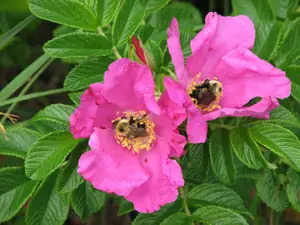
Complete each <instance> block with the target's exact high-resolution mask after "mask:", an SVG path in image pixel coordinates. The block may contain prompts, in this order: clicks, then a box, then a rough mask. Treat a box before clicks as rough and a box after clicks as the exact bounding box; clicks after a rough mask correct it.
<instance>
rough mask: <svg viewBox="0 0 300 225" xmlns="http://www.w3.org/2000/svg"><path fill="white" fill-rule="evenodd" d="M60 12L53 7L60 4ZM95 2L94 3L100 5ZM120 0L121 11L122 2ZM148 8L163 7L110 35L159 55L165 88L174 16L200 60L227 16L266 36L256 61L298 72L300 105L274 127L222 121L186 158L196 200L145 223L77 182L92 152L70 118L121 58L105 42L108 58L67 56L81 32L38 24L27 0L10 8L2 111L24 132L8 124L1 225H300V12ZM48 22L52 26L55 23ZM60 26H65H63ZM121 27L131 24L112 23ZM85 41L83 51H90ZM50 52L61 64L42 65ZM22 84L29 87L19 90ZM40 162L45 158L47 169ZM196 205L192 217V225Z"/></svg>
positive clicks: (3, 4)
mask: <svg viewBox="0 0 300 225" xmlns="http://www.w3.org/2000/svg"><path fill="white" fill-rule="evenodd" d="M73 1H77V0H73ZM31 2H38V1H34V0H32V1H31ZM49 2H50V5H51V2H52V1H50V0H49ZM80 2H83V1H80ZM84 2H85V3H86V4H87V5H89V3H91V4H92V3H93V1H92V0H84ZM111 2H117V5H118V1H111ZM123 2H124V1H123ZM125 2H129V3H130V2H132V1H130V0H128V1H125ZM149 2H154V3H156V4H154V6H157V7H154V8H148V11H147V12H145V14H144V15H143V17H141V16H140V15H139V14H137V13H135V14H131V15H133V16H134V17H135V18H136V19H135V20H134V21H138V22H137V23H136V25H135V24H131V25H128V27H129V28H131V27H133V28H132V29H125V31H128V33H124V32H123V33H122V34H118V32H117V31H115V32H114V31H113V30H114V27H116V29H115V30H119V27H117V25H113V26H112V27H111V26H104V27H103V29H102V31H101V32H104V34H105V35H106V36H107V37H108V39H113V41H114V43H115V45H117V48H118V50H119V52H120V54H121V55H123V56H126V55H128V56H129V57H131V58H132V59H137V57H136V55H135V53H134V51H132V50H130V48H129V46H130V45H128V43H129V41H128V40H129V38H128V35H129V36H131V35H132V34H135V35H136V36H138V37H139V38H140V39H141V40H142V41H143V43H144V44H145V47H146V48H147V49H148V51H149V54H150V59H149V60H150V61H151V63H152V66H153V69H154V71H155V72H156V74H157V76H156V82H157V83H158V85H159V84H160V82H161V80H162V78H163V76H164V75H165V74H166V73H168V71H169V70H170V69H172V66H171V64H170V57H169V55H168V53H167V49H166V44H165V39H166V29H167V27H168V25H169V23H170V20H171V18H172V17H173V16H176V17H177V19H178V20H179V23H180V28H181V31H182V35H181V36H182V37H181V39H182V45H183V47H184V53H185V55H189V52H190V50H189V47H188V44H189V41H190V40H191V38H192V37H193V36H194V35H195V34H196V33H197V32H198V31H199V30H200V29H201V28H202V27H203V20H204V16H205V15H206V14H207V12H209V11H217V12H218V13H220V14H223V15H231V14H233V15H238V14H245V15H248V16H250V17H251V19H252V20H253V22H254V23H255V26H256V32H257V33H256V42H255V47H254V49H253V51H254V52H255V53H256V54H257V55H258V56H260V57H261V58H263V59H265V60H268V61H270V62H271V63H273V64H274V65H276V66H277V67H279V68H281V69H283V70H285V71H286V72H287V76H288V77H289V78H290V79H291V80H292V82H293V91H292V96H291V97H290V98H288V99H286V100H283V101H281V105H282V106H281V107H280V108H278V109H276V110H274V111H273V112H272V117H271V120H270V121H259V120H255V119H250V118H238V119H232V118H225V119H220V120H217V121H214V122H211V123H210V132H211V133H210V134H209V137H210V139H209V142H208V143H206V144H204V145H189V146H187V148H188V153H187V154H186V155H185V157H184V158H182V159H181V165H182V167H183V170H184V176H185V181H186V183H187V186H186V188H185V189H184V190H183V191H184V192H185V193H184V194H182V195H181V197H179V199H178V201H177V202H175V203H174V204H171V205H167V206H166V207H164V208H163V209H162V210H161V211H159V212H157V213H154V214H152V215H142V214H139V215H137V213H136V212H134V211H132V205H131V204H129V203H128V202H126V201H124V200H123V199H122V198H119V197H117V196H111V195H110V196H109V195H104V194H103V193H101V192H98V191H96V190H93V189H92V188H91V186H90V185H89V184H87V183H85V182H83V180H82V179H80V178H79V177H78V176H76V173H75V172H74V171H76V164H77V160H78V157H79V156H80V154H81V153H82V152H83V151H85V150H86V142H85V141H82V142H80V143H78V142H77V141H74V140H73V139H72V137H71V136H70V134H69V132H67V130H68V129H67V128H68V116H69V115H70V114H71V113H72V111H73V109H74V104H75V105H76V104H78V99H79V96H80V94H81V93H82V90H83V89H85V88H86V87H87V86H88V84H90V83H92V82H96V81H100V80H101V76H102V75H103V72H104V71H105V70H106V68H107V65H108V64H109V63H110V62H111V61H112V60H113V59H114V57H115V56H114V55H113V54H112V52H111V51H110V50H108V49H105V46H103V45H101V43H99V41H95V42H91V43H92V44H93V46H97V47H98V48H99V49H101V51H100V53H99V52H95V51H94V52H93V51H92V50H90V49H88V50H87V49H85V47H86V46H81V47H82V49H80V48H79V49H77V50H76V49H75V52H70V51H69V52H68V51H66V50H62V51H57V49H62V48H63V46H64V45H65V44H66V42H64V40H63V41H62V42H54V41H52V42H50V43H49V42H48V41H49V40H51V39H53V38H54V37H60V36H61V35H63V34H67V35H68V33H73V32H76V31H77V32H78V30H76V28H70V27H66V26H60V25H58V24H56V23H52V22H49V21H45V20H41V19H37V18H35V17H33V16H31V17H30V15H31V13H30V11H29V9H28V5H27V2H26V1H24V0H1V1H0V35H3V36H1V37H0V90H1V91H0V109H1V110H0V111H1V112H7V111H11V110H12V113H13V114H17V115H19V116H20V118H19V121H18V122H17V124H11V123H10V121H9V120H7V119H6V118H5V117H3V118H2V120H1V123H2V124H4V125H5V128H6V131H7V136H8V138H9V141H7V140H5V137H4V136H1V137H0V167H1V168H0V209H1V210H0V222H4V224H14V225H15V224H19V225H21V224H26V223H25V221H26V222H27V224H33V225H36V224H47V225H51V224H57V225H59V224H63V223H65V224H108V225H109V224H118V225H122V224H124V225H126V224H131V223H132V221H134V220H135V222H134V224H135V225H139V224H146V225H147V224H149V225H150V224H153V225H154V224H155V225H156V224H162V225H168V224H172V225H173V224H175V222H176V224H192V222H191V221H192V218H193V219H194V220H195V221H197V222H196V223H204V222H205V221H206V222H208V223H211V224H247V223H249V224H270V225H275V224H278V225H279V224H300V219H299V218H300V217H299V215H298V213H297V211H300V174H299V170H300V145H299V143H300V142H299V135H300V122H299V118H300V110H299V102H300V74H299V72H300V61H299V55H300V20H299V19H298V17H299V15H300V10H299V2H298V1H297V0H232V1H230V0H210V1H204V0H198V1H197V0H194V1H171V2H170V3H169V5H167V6H166V4H167V3H168V1H155V0H149ZM164 2H165V3H166V4H164ZM145 4H146V5H147V1H146V0H141V1H140V3H139V5H138V6H137V3H136V2H135V6H134V7H136V9H135V10H136V11H139V9H140V8H138V7H141V8H144V7H145V6H144V5H145ZM131 6H132V5H130V4H129V6H128V7H129V8H130V7H131ZM53 7H55V4H54V5H53ZM91 8H93V7H92V6H91ZM55 10H57V11H59V9H55ZM135 10H133V12H134V11H135ZM33 11H34V10H33ZM66 12H68V10H66ZM34 13H37V11H34ZM124 14H125V15H124V17H126V16H127V11H126V10H125V11H124ZM37 15H38V16H40V17H43V18H44V17H45V18H44V19H48V18H47V16H45V15H46V14H45V13H42V14H38V13H37ZM108 15H109V13H108ZM28 17H29V19H28ZM66 17H68V16H66ZM26 18H27V20H26ZM24 20H25V22H24V24H23V25H22V24H21V25H19V28H20V32H19V33H18V34H17V35H11V34H10V33H9V31H10V29H12V28H14V27H15V26H16V25H17V27H18V24H19V23H20V22H21V21H24ZM51 20H52V21H55V22H60V21H59V20H60V19H58V21H57V20H53V19H51ZM118 22H119V23H122V20H119V21H118V20H115V22H114V23H113V24H118ZM62 24H64V25H66V23H65V22H63V23H62ZM67 25H69V24H68V23H67ZM105 25H106V24H105ZM78 26H79V27H80V28H81V29H80V30H79V32H82V30H85V29H86V30H87V31H88V32H93V31H94V30H93V26H94V25H93V24H91V23H85V22H84V23H82V24H79V25H78ZM118 26H120V27H122V26H123V25H122V24H118ZM72 27H74V26H72ZM75 27H77V25H75ZM7 32H8V33H7ZM7 34H9V35H8V36H6V35H7ZM89 34H90V33H88V34H86V33H85V34H84V35H89ZM111 35H112V37H111ZM7 37H8V39H7ZM63 37H65V36H63ZM233 38H234V37H233ZM56 40H57V39H56ZM82 40H83V39H81V41H78V40H77V42H76V40H73V41H74V43H75V45H76V46H79V47H80V43H82ZM102 41H103V40H102ZM46 42H48V44H46V45H45V46H44V44H45V43H46ZM71 42H72V41H69V43H71ZM43 49H44V50H45V51H46V52H47V53H48V54H49V55H51V56H52V57H53V58H58V59H56V60H54V59H50V58H49V57H47V56H42V57H40V56H41V55H43V53H44V50H43ZM95 55H96V56H97V57H95ZM106 55H108V56H106ZM74 56H76V57H74ZM78 56H80V57H78ZM39 57H40V58H39ZM87 58H88V59H87ZM32 63H33V64H32ZM78 64H79V65H80V66H76V65H78ZM29 65H31V66H29ZM28 66H29V67H28ZM70 71H71V72H70ZM82 74H85V76H84V77H83V76H82ZM16 77H19V80H17V81H15V80H14V78H16ZM13 81H14V82H13ZM28 84H30V85H28ZM9 85H11V86H9ZM7 87H9V88H7ZM160 87H161V86H160ZM161 88H162V87H161ZM24 89H25V90H24ZM49 91H50V92H49ZM31 94H33V95H31ZM44 95H45V96H44ZM26 97H27V99H26ZM21 100H22V101H21ZM23 100H24V101H23ZM16 104H17V105H16ZM53 104H55V105H53ZM71 105H72V106H71ZM45 107H47V108H46V109H45ZM40 110H42V111H40ZM38 112H39V113H38ZM53 132H54V133H53ZM45 140H46V141H47V143H48V147H47V145H45V142H44V141H45ZM49 141H52V142H50V144H49ZM241 143H242V144H241ZM45 146H46V147H45ZM75 146H76V147H75ZM73 149H74V150H73ZM28 151H29V153H28ZM71 151H72V153H71V154H69V153H70V152H71ZM57 152H59V153H60V154H58V153H57ZM47 155H48V156H49V155H55V158H56V161H55V162H50V161H49V159H47V157H45V156H47ZM36 158H38V159H40V160H41V161H43V160H44V161H43V162H44V163H40V164H39V165H38V166H39V167H38V166H36V164H35V163H36V160H35V159H36ZM65 159H67V161H66V160H65ZM24 160H25V171H24ZM28 177H29V178H30V179H29V178H28ZM193 188H194V189H193ZM28 200H30V201H28ZM185 203H186V204H188V207H189V208H190V211H191V213H192V214H193V217H191V216H187V215H186V210H184V207H185V206H186V204H185ZM69 205H71V207H72V209H71V210H69ZM25 214H26V216H25ZM15 215H16V216H15ZM65 220H66V221H65ZM5 221H8V222H5ZM64 221H65V222H64ZM80 221H83V222H80ZM178 221H179V222H178ZM246 221H247V222H246Z"/></svg>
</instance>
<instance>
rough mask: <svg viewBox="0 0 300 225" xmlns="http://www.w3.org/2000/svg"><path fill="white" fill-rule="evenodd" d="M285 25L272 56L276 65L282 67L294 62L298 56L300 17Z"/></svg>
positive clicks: (299, 47) (299, 52) (299, 54)
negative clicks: (283, 33) (278, 45)
mask: <svg viewBox="0 0 300 225" xmlns="http://www.w3.org/2000/svg"><path fill="white" fill-rule="evenodd" d="M286 26H287V28H286V30H285V36H284V38H283V40H282V42H281V45H280V47H279V48H278V49H277V54H276V56H275V58H274V59H275V64H276V66H277V67H280V68H282V69H284V68H287V67H288V66H290V65H292V64H294V62H295V61H296V60H297V59H298V58H299V56H300V42H299V36H300V18H298V19H296V20H295V21H293V22H291V23H290V24H287V25H286Z"/></svg>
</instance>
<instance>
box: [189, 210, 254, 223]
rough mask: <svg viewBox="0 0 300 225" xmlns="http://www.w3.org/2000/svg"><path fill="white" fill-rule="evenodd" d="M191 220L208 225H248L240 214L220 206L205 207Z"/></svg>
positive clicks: (197, 211)
mask: <svg viewBox="0 0 300 225" xmlns="http://www.w3.org/2000/svg"><path fill="white" fill-rule="evenodd" d="M192 216H193V218H194V219H195V220H197V221H199V222H202V223H204V224H208V225H219V224H220V225H221V224H222V225H248V223H247V221H246V220H245V219H244V217H242V216H241V215H240V214H238V213H236V212H233V211H231V210H229V209H225V208H222V207H220V206H205V207H201V208H200V209H198V210H196V211H195V212H194V213H193V215H192Z"/></svg>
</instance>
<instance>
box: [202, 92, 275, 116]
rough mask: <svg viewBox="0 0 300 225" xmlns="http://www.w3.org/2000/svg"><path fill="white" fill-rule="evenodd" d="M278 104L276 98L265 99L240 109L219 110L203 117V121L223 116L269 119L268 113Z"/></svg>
mask: <svg viewBox="0 0 300 225" xmlns="http://www.w3.org/2000/svg"><path fill="white" fill-rule="evenodd" d="M278 106H279V103H278V101H277V99H276V98H272V97H265V98H263V99H262V100H260V101H259V102H258V103H256V104H254V105H252V106H248V107H242V108H221V109H220V110H216V111H213V112H210V113H207V114H205V115H204V118H205V120H215V119H217V118H220V117H225V116H236V117H244V116H252V117H256V118H263V119H269V117H270V114H269V113H270V111H271V110H273V109H275V108H277V107H278Z"/></svg>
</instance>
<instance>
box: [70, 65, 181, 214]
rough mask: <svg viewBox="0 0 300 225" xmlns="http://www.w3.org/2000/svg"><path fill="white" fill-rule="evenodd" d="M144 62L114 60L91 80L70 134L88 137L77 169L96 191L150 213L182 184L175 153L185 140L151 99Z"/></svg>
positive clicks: (173, 197) (172, 198) (171, 198)
mask: <svg viewBox="0 0 300 225" xmlns="http://www.w3.org/2000/svg"><path fill="white" fill-rule="evenodd" d="M154 87H155V85H154V81H153V78H152V74H151V71H150V70H149V68H148V67H147V66H144V65H140V64H138V63H135V62H131V61H130V60H129V59H119V60H117V61H115V62H114V63H112V64H111V65H110V66H109V68H108V71H107V72H106V73H105V76H104V82H103V83H95V84H92V85H91V86H90V87H89V89H88V90H86V91H85V92H84V94H83V95H82V97H81V103H80V106H79V107H78V108H77V109H76V111H75V112H74V114H73V115H72V116H71V118H70V122H71V128H70V129H71V131H72V133H73V135H74V136H75V137H76V138H87V137H90V140H89V145H90V147H91V150H90V151H88V152H86V153H84V154H83V155H82V156H81V158H80V160H79V167H78V173H79V174H80V175H81V176H83V177H84V179H86V180H87V181H89V182H91V183H92V184H93V186H94V187H95V188H96V189H99V190H101V191H105V192H108V193H114V194H117V195H121V196H124V197H125V198H126V199H127V200H128V201H131V202H132V203H133V204H134V207H135V209H136V210H137V211H139V212H143V213H151V212H154V211H156V210H159V208H160V207H161V206H162V205H164V204H167V203H170V202H173V201H175V200H176V198H177V195H178V190H177V189H178V188H179V187H180V186H183V185H184V181H183V177H182V172H181V168H180V166H179V165H178V163H177V162H176V160H171V159H170V158H169V157H170V156H180V155H182V153H183V148H184V145H185V143H186V140H185V138H184V137H183V136H181V135H180V134H179V133H178V131H177V129H176V126H175V125H174V123H173V121H172V120H171V118H169V117H168V116H167V114H166V113H164V112H165V107H167V103H166V102H164V105H161V106H160V105H159V104H158V103H157V102H156V100H155V97H154Z"/></svg>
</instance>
